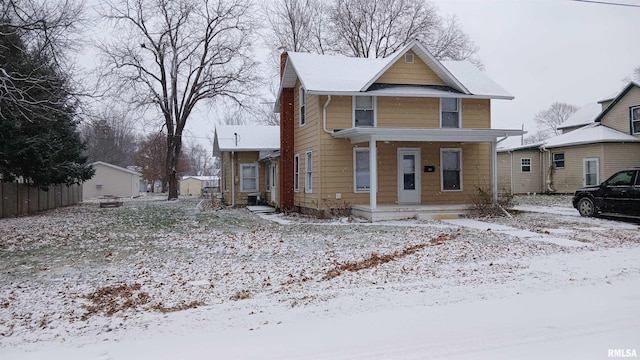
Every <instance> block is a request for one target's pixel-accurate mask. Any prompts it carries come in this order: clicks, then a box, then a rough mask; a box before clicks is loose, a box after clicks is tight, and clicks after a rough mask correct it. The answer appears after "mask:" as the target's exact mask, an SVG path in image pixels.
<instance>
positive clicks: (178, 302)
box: [0, 195, 640, 360]
mask: <svg viewBox="0 0 640 360" xmlns="http://www.w3.org/2000/svg"><path fill="white" fill-rule="evenodd" d="M517 201H518V203H519V205H520V206H522V207H524V208H526V207H527V206H529V207H535V208H541V207H542V208H543V209H544V208H545V207H546V208H549V209H551V208H557V209H563V211H567V213H566V214H561V213H560V214H559V213H558V212H552V211H550V212H547V213H540V212H527V211H522V212H518V213H516V214H515V215H514V217H513V218H507V217H502V218H490V219H487V218H476V219H472V220H474V221H476V222H477V221H483V222H489V223H491V224H494V226H493V228H488V229H487V228H479V227H476V228H474V227H470V226H467V225H469V224H457V223H455V222H441V221H436V220H433V221H417V220H411V221H404V222H403V221H400V222H392V223H384V222H383V223H376V224H370V223H361V222H359V221H357V219H355V221H354V219H338V220H334V221H326V220H325V221H323V220H314V219H309V218H306V217H301V216H285V215H281V214H276V215H265V216H261V217H260V216H257V215H254V214H251V213H250V212H248V211H247V210H245V209H222V210H215V209H209V208H208V207H206V206H203V205H204V204H202V203H200V202H199V201H198V200H195V199H182V200H180V201H177V202H167V201H164V200H161V199H155V200H154V199H140V200H131V201H127V202H125V204H124V206H122V207H120V208H102V209H101V208H99V207H98V206H97V205H96V204H83V205H81V206H75V207H69V208H64V209H58V210H55V211H51V212H47V213H44V214H42V215H38V216H33V217H25V218H18V219H1V220H0V234H1V235H0V354H2V356H0V358H2V359H5V358H9V359H21V358H34V359H37V358H43V357H47V358H54V359H58V358H59V359H67V358H74V356H76V357H77V358H78V359H86V358H96V359H103V360H106V359H114V360H120V359H138V358H149V359H157V358H166V359H173V358H179V357H180V356H182V357H183V358H185V359H187V358H203V359H205V358H207V359H208V358H221V359H222V358H303V359H304V358H314V359H315V358H335V359H342V358H345V359H346V358H354V359H355V358H357V359H359V358H362V359H365V358H379V359H397V358H407V359H408V358H411V359H413V358H428V357H429V356H425V354H427V353H428V354H430V357H432V358H452V357H455V356H458V357H460V358H475V357H481V356H480V355H482V354H485V355H486V356H487V358H495V356H494V355H495V354H496V351H497V352H498V353H503V354H507V353H509V351H513V350H514V346H515V347H516V348H518V349H521V350H526V349H527V347H526V346H527V345H526V344H529V345H530V344H531V343H534V342H535V341H538V340H539V342H541V343H544V344H547V343H548V342H549V341H551V339H552V338H553V339H554V340H553V341H556V342H557V344H555V345H553V346H557V347H558V348H561V347H562V344H564V343H563V340H562V339H566V340H567V342H566V344H568V345H569V347H571V346H577V345H578V344H582V343H589V344H591V345H593V346H594V347H597V349H600V350H602V351H603V352H602V353H598V354H594V355H593V358H604V357H606V351H607V349H609V348H621V347H622V348H635V349H637V350H640V335H638V334H640V261H639V260H638V259H640V231H638V230H639V229H640V228H639V226H638V224H634V223H625V222H617V221H612V220H605V219H585V218H581V217H579V216H575V215H576V214H577V212H575V213H570V211H571V209H572V208H571V202H570V197H567V196H553V197H550V196H541V195H537V196H527V197H519V198H518V199H517ZM270 216H271V217H272V218H270ZM270 219H277V220H279V221H271V220H270ZM463 222H464V221H463ZM507 227H508V229H515V230H518V231H511V230H507V231H504V229H505V228H507ZM501 229H502V231H501ZM522 234H527V236H523V235H522ZM531 234H540V236H539V237H535V236H531ZM545 239H549V240H550V239H561V240H563V241H545ZM563 244H566V245H569V244H585V246H562V245H563ZM628 289H636V290H637V291H636V292H635V293H634V292H633V291H632V292H631V293H629V291H631V290H629V291H627V290H628ZM582 297H584V299H585V302H584V303H582V304H581V303H580V302H579V299H580V298H582ZM600 299H601V301H606V302H608V303H611V304H612V305H614V304H615V308H614V307H612V308H611V309H610V312H609V309H607V308H603V309H599V310H598V311H596V310H597V309H596V310H594V309H593V308H592V307H589V306H590V305H593V304H600ZM556 301H557V304H558V306H557V307H553V304H554V302H556ZM573 301H576V302H577V303H575V304H572V302H573ZM517 304H520V305H517ZM535 304H538V305H535ZM580 304H581V305H580ZM525 305H526V307H525ZM531 306H534V308H531ZM594 306H595V305H594ZM529 310H531V311H529ZM581 311H582V312H581ZM519 312H524V313H523V314H522V318H521V319H518V318H517V316H516V315H517V314H518V313H519ZM585 312H587V313H592V312H593V313H594V314H595V315H597V316H599V317H597V318H594V319H593V320H592V321H591V322H589V319H583V318H582V317H583V316H584V313H585ZM457 314H459V315H457ZM542 314H546V315H544V316H542V317H541V315H542ZM625 316H628V318H626V317H625ZM607 317H610V318H611V319H612V322H610V323H607V322H606V321H605V320H602V321H601V320H598V319H601V318H602V319H606V318H607ZM394 319H395V320H394ZM544 319H550V322H545V320H544ZM418 320H419V321H418ZM496 321H497V322H499V323H500V324H502V325H496V326H495V328H496V330H495V331H494V332H488V333H487V332H486V331H485V330H481V327H482V326H483V325H482V324H485V325H487V326H489V325H490V324H493V323H494V322H496ZM425 322H428V324H425ZM487 322H488V323H487ZM532 322H533V323H532ZM518 324H522V326H523V327H527V326H534V327H535V328H534V329H528V330H527V329H520V331H521V332H520V333H516V334H514V331H515V330H514V329H513V328H514V327H516V326H518ZM549 324H551V325H549ZM581 324H587V325H589V324H590V325H589V326H591V328H589V329H592V330H593V331H591V332H589V331H590V330H589V331H588V329H587V330H585V329H584V328H581V326H582V325H581ZM494 325H495V324H494ZM491 326H493V325H491ZM545 326H550V327H549V328H545ZM401 328H402V329H404V330H402V331H401V330H400V329H401ZM327 329H331V331H328V332H326V333H325V332H323V330H327ZM376 329H377V330H376ZM438 329H442V331H441V332H440V331H438ZM536 329H537V330H540V331H543V330H544V331H547V332H549V334H550V335H549V336H551V337H549V336H546V337H542V338H540V331H537V330H536ZM563 329H564V330H566V331H564V330H563ZM607 329H609V330H608V331H609V333H608V334H609V335H610V336H613V335H615V336H616V337H618V338H619V341H618V342H614V341H613V340H610V341H609V342H607V341H603V343H602V344H595V343H594V341H593V337H594V336H595V335H594V334H596V333H597V334H600V333H603V332H606V331H607ZM611 329H613V332H611ZM422 331H424V332H425V333H424V334H422ZM585 331H586V332H585ZM356 333H357V334H359V335H355V334H356ZM261 334H262V335H261ZM394 334H395V335H394ZM399 334H402V336H400V335H399ZM411 334H414V337H412V336H411ZM425 334H430V335H429V338H428V339H427V337H426V335H425ZM517 334H520V335H522V336H523V337H524V338H525V339H526V338H528V339H529V340H530V341H526V340H522V341H517V339H515V338H513V337H514V336H517ZM576 334H577V335H576ZM626 334H629V336H626V337H625V335H626ZM574 335H575V336H574ZM461 336H463V337H464V336H466V337H469V338H470V341H471V342H466V341H464V339H463V338H461ZM401 337H402V338H401ZM569 337H572V338H571V339H569ZM596 337H597V336H596ZM383 338H384V339H387V340H384V341H383V340H382V339H383ZM509 339H511V340H509ZM536 339H538V340H536ZM558 339H560V340H558ZM576 339H582V340H580V341H576ZM608 339H609V338H608ZM254 341H255V343H254ZM425 341H426V342H425ZM481 343H482V344H481ZM523 344H524V346H525V347H524V348H521V347H522V346H523ZM548 345H550V346H551V344H550V343H549V344H548ZM518 346H520V347H518ZM187 348H188V349H190V350H189V351H191V352H189V353H188V354H190V355H188V354H187V353H186V352H185V351H186V350H187ZM452 348H456V349H457V350H456V351H452V350H451V349H452ZM169 349H173V350H172V351H174V353H172V352H171V351H169ZM181 349H182V350H181ZM509 349H511V350H509ZM550 349H551V350H554V349H556V348H555V347H551V348H550ZM589 349H591V348H589ZM594 349H595V348H594ZM572 350H573V351H577V350H579V349H571V348H569V349H566V348H565V349H564V351H569V352H568V353H567V354H571V351H572ZM582 350H584V349H582ZM212 351H216V354H217V355H216V356H214V357H211V352H212ZM589 351H591V350H589ZM528 352H529V353H531V354H538V355H544V354H546V355H549V354H557V352H551V353H544V352H540V351H538V352H531V351H528ZM172 354H173V355H172ZM176 354H178V355H179V356H177V355H176ZM180 354H181V355H180ZM322 354H325V355H322ZM366 354H369V355H371V356H366ZM465 354H467V355H469V354H471V355H472V356H465ZM563 354H565V353H563ZM602 354H605V355H604V356H603V355H602ZM374 355H375V356H374ZM454 355H455V356H454ZM512 355H513V354H512ZM583 355H584V354H583ZM376 356H377V357H376ZM483 356H484V355H483ZM531 356H533V355H531ZM505 357H508V356H505ZM515 358H522V356H515ZM531 358H535V357H531ZM581 358H585V357H584V356H583V357H581ZM587 358H588V354H587Z"/></svg>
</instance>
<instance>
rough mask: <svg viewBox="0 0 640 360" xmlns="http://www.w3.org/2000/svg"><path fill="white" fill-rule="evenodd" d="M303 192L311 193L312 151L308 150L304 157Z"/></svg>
mask: <svg viewBox="0 0 640 360" xmlns="http://www.w3.org/2000/svg"><path fill="white" fill-rule="evenodd" d="M304 192H305V193H307V194H310V193H313V151H312V150H309V151H307V152H306V153H305V157H304Z"/></svg>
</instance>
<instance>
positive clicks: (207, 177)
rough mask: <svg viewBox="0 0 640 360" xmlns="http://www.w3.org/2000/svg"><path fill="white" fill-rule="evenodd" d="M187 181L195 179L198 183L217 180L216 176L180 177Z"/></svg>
mask: <svg viewBox="0 0 640 360" xmlns="http://www.w3.org/2000/svg"><path fill="white" fill-rule="evenodd" d="M187 179H196V180H199V181H216V180H218V177H217V176H195V175H187V176H183V177H182V180H187Z"/></svg>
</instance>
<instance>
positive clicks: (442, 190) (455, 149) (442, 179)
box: [440, 148, 464, 192]
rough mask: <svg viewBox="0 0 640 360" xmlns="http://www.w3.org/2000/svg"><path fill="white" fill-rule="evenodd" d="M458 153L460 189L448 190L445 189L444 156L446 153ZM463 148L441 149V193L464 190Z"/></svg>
mask: <svg viewBox="0 0 640 360" xmlns="http://www.w3.org/2000/svg"><path fill="white" fill-rule="evenodd" d="M454 151H455V152H457V153H459V154H460V155H459V156H460V165H459V166H460V189H454V190H451V189H446V190H445V188H444V166H443V165H442V164H443V163H444V162H443V161H442V154H443V153H445V152H454ZM462 175H463V174H462V148H441V149H440V191H441V192H460V191H463V190H464V185H463V181H462V180H463V179H464V177H463V176H462Z"/></svg>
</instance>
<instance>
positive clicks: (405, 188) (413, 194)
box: [398, 149, 420, 204]
mask: <svg viewBox="0 0 640 360" xmlns="http://www.w3.org/2000/svg"><path fill="white" fill-rule="evenodd" d="M398 204H420V149H398Z"/></svg>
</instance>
